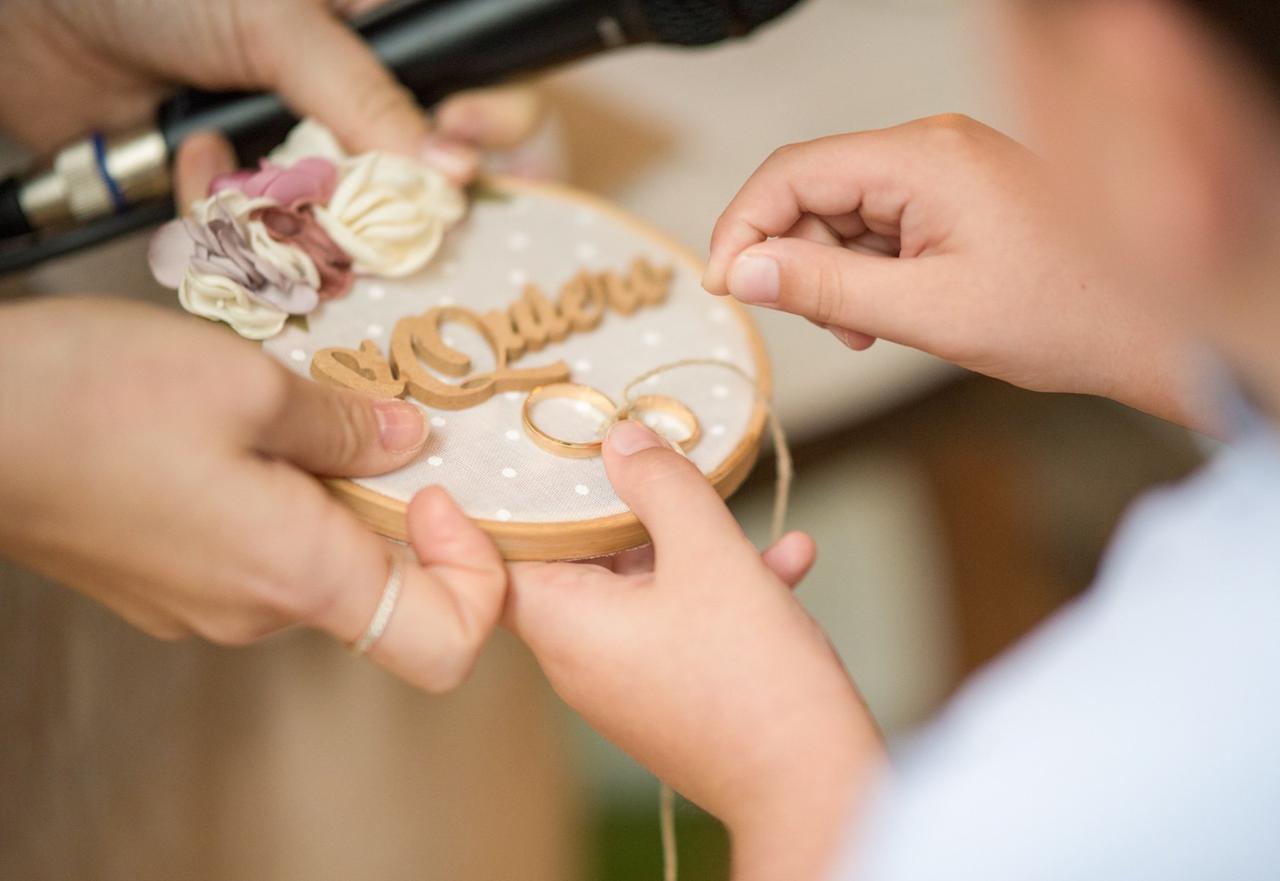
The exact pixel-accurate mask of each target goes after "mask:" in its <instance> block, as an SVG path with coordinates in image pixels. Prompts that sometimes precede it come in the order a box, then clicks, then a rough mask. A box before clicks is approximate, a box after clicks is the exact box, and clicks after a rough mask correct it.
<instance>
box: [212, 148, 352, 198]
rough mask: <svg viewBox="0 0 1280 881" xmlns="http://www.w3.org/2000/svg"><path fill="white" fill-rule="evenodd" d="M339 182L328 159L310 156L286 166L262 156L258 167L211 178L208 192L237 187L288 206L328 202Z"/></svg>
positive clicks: (336, 171) (215, 192)
mask: <svg viewBox="0 0 1280 881" xmlns="http://www.w3.org/2000/svg"><path fill="white" fill-rule="evenodd" d="M337 186H338V168H337V166H335V165H334V164H333V163H332V162H330V161H329V160H328V159H321V158H319V157H315V156H313V157H310V158H307V159H299V160H298V161H297V162H295V163H293V164H292V165H289V166H281V165H276V164H275V163H272V162H268V161H267V160H266V159H264V160H262V162H261V164H260V165H259V166H258V170H257V171H249V170H244V171H237V172H234V173H232V174H224V175H221V176H220V177H217V178H214V180H213V183H212V184H210V185H209V195H211V196H213V195H216V194H218V193H220V192H222V191H223V190H228V189H234V190H239V191H240V192H242V193H244V194H245V195H246V196H248V197H249V198H251V199H256V198H258V197H266V198H268V199H273V200H275V201H276V202H279V203H280V204H281V205H288V206H290V207H293V206H297V205H302V204H305V203H309V202H320V203H325V202H328V201H329V199H330V197H332V196H333V191H334V189H335V188H336V187H337Z"/></svg>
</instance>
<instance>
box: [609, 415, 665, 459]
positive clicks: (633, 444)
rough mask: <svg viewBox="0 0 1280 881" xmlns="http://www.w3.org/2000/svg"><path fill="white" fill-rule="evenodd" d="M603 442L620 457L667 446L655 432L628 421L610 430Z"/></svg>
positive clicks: (625, 420)
mask: <svg viewBox="0 0 1280 881" xmlns="http://www.w3.org/2000/svg"><path fill="white" fill-rule="evenodd" d="M604 442H605V444H606V445H608V447H609V449H611V450H613V451H614V452H615V453H617V454H618V455H620V456H634V455H635V454H636V453H640V452H643V451H644V450H652V449H653V448H654V447H665V446H667V444H666V442H665V441H663V440H662V438H660V437H658V435H657V433H656V432H653V431H651V430H650V429H648V428H645V427H644V426H643V425H641V424H640V423H639V422H634V421H632V420H630V419H624V420H623V421H621V422H619V423H617V424H615V425H614V426H613V428H610V429H609V433H608V434H607V435H606V436H605V439H604Z"/></svg>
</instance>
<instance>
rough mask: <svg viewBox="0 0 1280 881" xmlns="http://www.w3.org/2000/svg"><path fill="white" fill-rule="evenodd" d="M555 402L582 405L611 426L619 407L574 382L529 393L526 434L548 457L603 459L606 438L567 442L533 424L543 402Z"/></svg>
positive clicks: (525, 407) (525, 422) (597, 393)
mask: <svg viewBox="0 0 1280 881" xmlns="http://www.w3.org/2000/svg"><path fill="white" fill-rule="evenodd" d="M554 398H562V399H569V400H573V401H582V402H584V403H586V404H587V405H588V406H590V407H591V408H593V409H595V410H597V411H599V412H600V413H601V414H602V415H603V416H604V418H605V421H606V422H608V423H609V424H613V422H614V421H615V420H616V419H617V415H618V406H617V404H615V403H613V401H612V400H611V399H610V398H609V396H608V395H606V394H605V393H604V392H602V391H598V390H597V389H593V388H592V387H591V386H589V385H576V384H574V383H570V382H558V383H555V384H554V385H541V386H538V387H537V388H536V389H534V390H533V391H531V392H529V397H527V398H525V400H524V430H525V431H526V432H528V434H529V437H530V438H531V439H532V440H533V442H534V443H535V444H537V445H538V446H540V447H542V449H544V450H546V451H547V452H548V453H554V454H555V455H557V456H564V457H565V458H567V459H591V458H594V457H595V456H598V455H600V448H601V446H602V445H603V444H604V438H600V439H598V440H592V441H567V440H562V439H560V438H558V437H552V436H551V435H549V434H547V433H546V432H545V431H543V430H542V429H541V428H539V427H538V424H537V423H536V422H534V420H533V408H534V407H535V406H537V405H538V404H539V403H541V402H542V401H550V400H552V399H554Z"/></svg>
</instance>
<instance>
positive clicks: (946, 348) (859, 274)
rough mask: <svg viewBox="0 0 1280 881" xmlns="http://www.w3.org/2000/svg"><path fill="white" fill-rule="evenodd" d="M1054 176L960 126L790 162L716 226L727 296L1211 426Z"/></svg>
mask: <svg viewBox="0 0 1280 881" xmlns="http://www.w3.org/2000/svg"><path fill="white" fill-rule="evenodd" d="M1063 226H1064V224H1063V223H1062V222H1061V218H1059V217H1058V216H1057V212H1056V211H1055V202H1054V198H1053V196H1052V188H1051V186H1050V184H1049V180H1048V176H1047V174H1046V171H1045V169H1044V168H1043V167H1042V166H1041V164H1040V162H1039V160H1038V159H1037V158H1036V157H1035V156H1034V155H1033V154H1032V153H1030V152H1029V151H1028V150H1026V149H1025V148H1023V147H1022V146H1020V145H1019V144H1017V143H1016V142H1014V141H1013V140H1011V139H1009V138H1008V137H1006V136H1004V135H1002V134H1000V133H999V132H997V131H995V130H993V129H991V128H988V127H986V126H984V125H981V124H979V123H977V122H974V121H973V120H971V119H966V118H964V117H958V116H944V117H936V118H932V119H926V120H922V121H919V122H914V123H910V124H908V125H904V126H900V127H898V128H892V129H887V130H885V131H876V132H866V133H862V134H852V135H841V136H837V137H831V138H824V139H822V140H818V141H813V142H811V143H807V144H799V145H795V146H790V147H784V148H783V149H781V150H779V151H777V152H776V153H774V155H773V156H771V157H770V158H769V159H768V160H767V161H766V162H765V163H764V165H762V166H761V167H760V169H759V170H758V171H757V172H756V173H755V174H754V175H753V176H752V177H751V179H750V180H748V181H747V183H746V184H745V185H744V186H743V188H742V190H741V192H739V193H738V195H737V197H736V198H735V199H734V200H733V201H732V203H730V205H729V207H728V208H727V209H726V210H725V212H724V214H723V215H722V216H721V218H720V220H719V222H718V223H717V225H716V228H715V232H714V235H713V237H712V244H711V260H710V265H709V268H708V271H707V275H706V278H705V285H706V287H707V289H708V290H709V291H711V292H713V293H719V294H723V293H729V294H732V295H733V296H735V297H736V298H738V299H739V300H742V301H743V302H746V303H752V304H755V305H759V306H765V307H768V308H773V309H781V310H784V311H787V312H793V313H795V314H797V315H802V316H804V317H806V318H809V319H810V320H812V321H814V322H815V323H817V324H819V325H822V326H824V327H828V328H830V329H831V330H832V332H833V333H835V335H836V336H837V337H838V338H839V339H840V340H841V341H843V342H844V343H845V344H846V345H848V346H850V347H851V348H854V349H865V348H867V347H868V346H870V345H871V344H872V343H873V342H874V341H875V339H876V338H877V337H883V338H885V339H888V340H891V341H893V342H898V343H903V344H905V345H908V346H912V347H914V348H917V349H921V350H923V351H925V352H929V353H931V354H934V355H937V356H939V357H941V358H944V359H946V360H948V361H951V362H954V363H956V364H959V365H961V366H962V367H966V368H969V369H971V370H976V371H978V372H979V373H984V374H986V375H988V376H993V377H995V378H997V379H1002V380H1006V381H1008V382H1011V383H1013V384H1015V385H1019V386H1022V387H1024V388H1029V389H1033V390H1036V391H1057V392H1078V393H1086V394H1098V395H1103V396H1106V397H1111V398H1115V399H1117V400H1119V401H1122V402H1124V403H1126V404H1129V405H1130V406H1134V407H1137V408H1139V409H1142V410H1145V411H1147V412H1151V413H1155V414H1157V415H1160V416H1164V417H1166V418H1170V419H1173V420H1175V421H1182V422H1184V423H1195V422H1198V421H1200V415H1199V413H1198V412H1196V408H1195V407H1194V405H1193V403H1192V402H1191V401H1190V400H1189V399H1188V394H1187V391H1186V388H1185V387H1184V385H1183V382H1182V371H1183V364H1184V361H1185V359H1186V354H1187V341H1186V340H1185V339H1184V338H1183V337H1182V336H1181V334H1180V333H1179V332H1177V331H1176V330H1175V329H1174V327H1173V326H1172V324H1171V323H1166V322H1165V320H1164V318H1165V317H1164V316H1161V315H1158V314H1152V311H1151V310H1150V309H1147V308H1145V307H1144V305H1143V303H1141V302H1139V301H1138V300H1137V298H1134V297H1132V296H1128V295H1127V294H1126V292H1125V291H1123V290H1118V289H1117V287H1116V285H1115V283H1113V282H1112V281H1111V280H1110V279H1109V278H1108V277H1107V276H1106V275H1105V274H1104V273H1103V272H1101V271H1100V270H1099V269H1098V268H1097V267H1096V266H1095V265H1094V262H1093V261H1092V260H1090V259H1088V258H1086V257H1085V256H1083V254H1082V253H1081V251H1080V250H1078V249H1076V248H1075V247H1074V246H1073V245H1072V243H1071V242H1072V237H1071V236H1070V235H1069V234H1067V231H1066V230H1064V229H1063Z"/></svg>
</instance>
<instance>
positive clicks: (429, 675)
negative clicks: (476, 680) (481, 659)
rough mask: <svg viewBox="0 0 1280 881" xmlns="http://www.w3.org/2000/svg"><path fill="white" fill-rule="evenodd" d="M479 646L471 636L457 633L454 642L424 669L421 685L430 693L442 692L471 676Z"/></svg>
mask: <svg viewBox="0 0 1280 881" xmlns="http://www.w3.org/2000/svg"><path fill="white" fill-rule="evenodd" d="M479 652H480V646H479V644H478V643H476V642H475V640H474V639H473V637H471V636H468V635H466V634H463V633H459V634H458V636H457V637H456V639H455V642H453V643H452V644H450V645H449V646H448V647H447V648H446V650H445V651H442V652H441V654H440V656H439V657H438V658H437V659H436V660H435V662H434V663H433V664H432V665H431V669H430V670H428V671H426V674H425V676H424V678H423V680H422V683H421V684H422V687H423V688H424V689H426V690H427V691H428V692H430V693H431V694H444V693H445V692H448V691H453V690H454V689H456V688H458V687H459V686H461V685H462V684H463V683H464V682H466V681H467V679H469V678H470V677H471V671H472V670H473V669H475V665H476V659H477V657H478V656H479Z"/></svg>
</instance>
